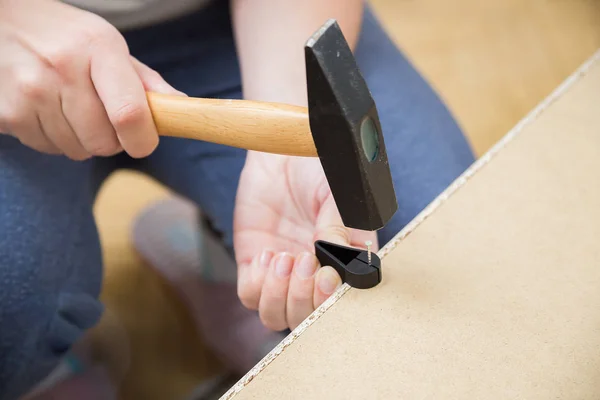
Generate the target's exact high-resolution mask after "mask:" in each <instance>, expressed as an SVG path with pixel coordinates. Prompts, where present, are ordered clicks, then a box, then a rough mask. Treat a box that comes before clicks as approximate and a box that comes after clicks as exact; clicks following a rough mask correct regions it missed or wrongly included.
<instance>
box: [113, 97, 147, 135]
mask: <svg viewBox="0 0 600 400" xmlns="http://www.w3.org/2000/svg"><path fill="white" fill-rule="evenodd" d="M145 115H146V113H145V110H144V107H143V106H142V105H140V104H135V103H125V104H123V105H121V106H120V107H119V108H117V109H116V110H115V111H114V112H113V113H112V115H111V117H110V121H111V123H112V124H113V126H114V127H115V129H116V130H117V131H119V130H121V129H124V128H128V127H131V126H135V125H137V124H139V123H140V122H142V121H143V120H144V118H145Z"/></svg>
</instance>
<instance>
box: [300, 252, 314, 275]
mask: <svg viewBox="0 0 600 400" xmlns="http://www.w3.org/2000/svg"><path fill="white" fill-rule="evenodd" d="M316 270H317V261H316V259H315V257H314V256H313V255H312V254H310V253H304V254H302V256H301V258H300V261H299V262H298V266H297V267H296V275H298V277H299V278H300V279H302V280H305V279H308V278H311V277H312V276H313V275H314V274H315V271H316Z"/></svg>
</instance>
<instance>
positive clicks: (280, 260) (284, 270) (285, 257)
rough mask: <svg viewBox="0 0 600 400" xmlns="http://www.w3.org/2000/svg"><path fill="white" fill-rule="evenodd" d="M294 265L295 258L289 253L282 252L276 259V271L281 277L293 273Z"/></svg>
mask: <svg viewBox="0 0 600 400" xmlns="http://www.w3.org/2000/svg"><path fill="white" fill-rule="evenodd" d="M293 266H294V258H293V257H292V256H291V255H289V254H287V253H282V254H280V255H279V256H277V259H276V260H275V273H276V274H277V276H278V277H280V278H287V277H288V276H290V274H291V273H292V268H293Z"/></svg>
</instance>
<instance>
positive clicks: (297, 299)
mask: <svg viewBox="0 0 600 400" xmlns="http://www.w3.org/2000/svg"><path fill="white" fill-rule="evenodd" d="M309 300H311V301H312V292H308V291H304V290H290V293H289V294H288V302H289V303H293V304H299V303H305V302H307V301H309Z"/></svg>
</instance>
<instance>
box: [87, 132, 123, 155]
mask: <svg viewBox="0 0 600 400" xmlns="http://www.w3.org/2000/svg"><path fill="white" fill-rule="evenodd" d="M82 144H83V147H84V148H85V150H86V151H87V152H88V153H89V154H90V155H94V156H100V157H108V156H112V155H115V154H117V153H118V152H119V151H120V149H121V147H120V145H119V142H118V141H117V139H116V138H115V137H114V136H113V135H112V134H101V135H97V136H92V137H91V138H88V139H87V140H85V139H84V140H82Z"/></svg>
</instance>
